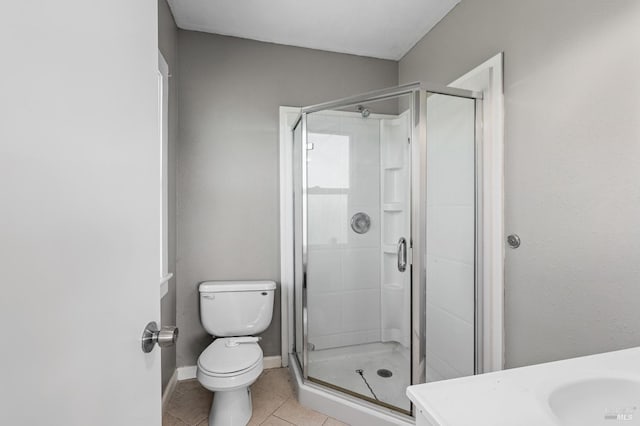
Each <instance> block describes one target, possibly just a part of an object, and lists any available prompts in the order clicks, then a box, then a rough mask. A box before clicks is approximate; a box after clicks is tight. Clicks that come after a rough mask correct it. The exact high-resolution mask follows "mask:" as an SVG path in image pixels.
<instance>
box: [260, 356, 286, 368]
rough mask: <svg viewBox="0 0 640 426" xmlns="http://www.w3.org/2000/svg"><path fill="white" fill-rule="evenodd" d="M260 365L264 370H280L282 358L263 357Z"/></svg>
mask: <svg viewBox="0 0 640 426" xmlns="http://www.w3.org/2000/svg"><path fill="white" fill-rule="evenodd" d="M262 365H263V367H264V369H265V370H268V369H270V368H280V367H282V357H281V356H280V355H274V356H265V357H264V359H263V360H262Z"/></svg>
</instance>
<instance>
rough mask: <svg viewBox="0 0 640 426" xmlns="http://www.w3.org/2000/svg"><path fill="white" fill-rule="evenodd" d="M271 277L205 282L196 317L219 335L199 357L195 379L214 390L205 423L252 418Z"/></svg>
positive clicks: (224, 424)
mask: <svg viewBox="0 0 640 426" xmlns="http://www.w3.org/2000/svg"><path fill="white" fill-rule="evenodd" d="M275 287H276V285H275V282H273V281H241V282H229V281H223V282H220V281H206V282H203V283H201V284H200V286H199V291H200V317H201V320H202V325H203V326H204V328H205V329H206V330H207V331H208V332H209V333H210V334H212V335H213V336H218V338H217V339H215V340H214V341H213V343H211V344H210V345H209V346H208V347H207V348H206V349H205V350H204V351H203V352H202V354H200V356H199V357H198V365H197V367H198V368H197V376H196V377H197V379H198V381H199V382H200V384H201V385H202V386H203V387H204V388H205V389H208V390H210V391H212V392H214V397H213V403H212V404H211V411H210V413H209V426H244V425H246V424H247V423H248V422H249V419H251V414H252V404H251V390H250V389H249V386H251V385H252V384H253V383H254V382H255V381H256V380H257V379H258V377H259V376H260V374H261V373H262V370H263V353H262V349H261V348H260V346H259V345H258V343H257V342H258V341H259V340H260V338H258V337H253V336H251V334H257V333H261V332H262V331H264V330H266V328H267V327H268V326H269V324H270V323H271V318H272V311H273V293H274V291H275Z"/></svg>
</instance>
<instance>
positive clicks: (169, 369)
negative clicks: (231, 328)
mask: <svg viewBox="0 0 640 426" xmlns="http://www.w3.org/2000/svg"><path fill="white" fill-rule="evenodd" d="M158 48H159V49H160V51H161V52H162V56H163V57H164V59H165V61H167V64H168V65H169V74H172V77H169V153H168V154H169V180H168V187H169V235H168V239H169V253H168V254H169V272H173V273H174V276H173V278H172V279H171V281H169V292H168V293H167V295H166V296H165V297H163V298H162V303H161V313H160V316H161V322H162V325H175V324H176V268H175V265H176V197H175V194H176V163H177V162H176V144H177V141H178V91H177V84H176V83H177V81H176V80H177V79H176V75H177V68H178V66H177V65H178V28H177V27H176V24H175V21H174V19H173V15H172V14H171V10H170V9H169V6H168V5H167V2H166V0H158ZM175 369H176V348H175V347H169V348H163V349H162V389H164V388H165V387H166V386H167V383H169V379H171V375H172V374H173V372H174V371H175Z"/></svg>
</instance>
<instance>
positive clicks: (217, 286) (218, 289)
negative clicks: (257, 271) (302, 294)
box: [198, 280, 276, 293]
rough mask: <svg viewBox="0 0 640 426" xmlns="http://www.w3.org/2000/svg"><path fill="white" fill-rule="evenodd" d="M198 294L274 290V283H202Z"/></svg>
mask: <svg viewBox="0 0 640 426" xmlns="http://www.w3.org/2000/svg"><path fill="white" fill-rule="evenodd" d="M198 289H199V291H200V293H224V292H231V291H265V290H275V289H276V283H275V281H266V280H263V281H203V282H201V283H200V285H199V286H198Z"/></svg>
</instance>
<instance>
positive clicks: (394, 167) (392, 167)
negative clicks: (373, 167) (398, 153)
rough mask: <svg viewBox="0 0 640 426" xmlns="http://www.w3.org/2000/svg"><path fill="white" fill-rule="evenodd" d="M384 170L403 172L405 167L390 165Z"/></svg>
mask: <svg viewBox="0 0 640 426" xmlns="http://www.w3.org/2000/svg"><path fill="white" fill-rule="evenodd" d="M383 169H384V170H402V169H404V166H403V165H399V164H388V165H386V166H384V167H383Z"/></svg>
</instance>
